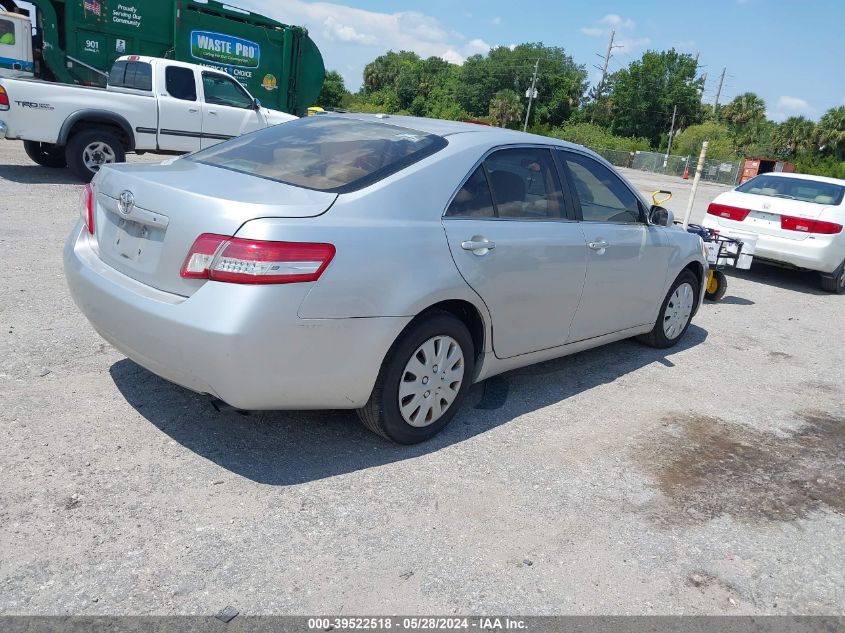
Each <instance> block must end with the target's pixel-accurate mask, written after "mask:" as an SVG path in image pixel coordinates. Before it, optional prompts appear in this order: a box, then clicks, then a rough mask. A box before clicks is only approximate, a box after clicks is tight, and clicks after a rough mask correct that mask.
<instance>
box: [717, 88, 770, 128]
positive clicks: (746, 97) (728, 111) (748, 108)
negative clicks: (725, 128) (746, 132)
mask: <svg viewBox="0 0 845 633" xmlns="http://www.w3.org/2000/svg"><path fill="white" fill-rule="evenodd" d="M719 116H720V117H721V118H722V119H723V120H724V121H725V122H727V123H730V124H732V125H746V124H748V123H758V122H760V121H762V120H763V119H765V118H766V102H765V101H763V100H762V99H761V98H760V97H758V96H757V95H756V94H754V93H753V92H745V93H743V94H741V95H738V96H736V97H734V100H733V101H731V102H730V103H729V104H728V105H726V106H725V107H724V108H722V109H721V110H720V111H719Z"/></svg>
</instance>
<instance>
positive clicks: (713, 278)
mask: <svg viewBox="0 0 845 633" xmlns="http://www.w3.org/2000/svg"><path fill="white" fill-rule="evenodd" d="M711 272H712V275H710V276H709V277H708V278H707V287H706V288H705V291H704V297H705V298H706V299H708V300H709V301H718V300H719V299H721V298H722V297H724V296H725V293H726V292H727V291H728V278H727V276H726V275H725V273H723V272H722V271H721V270H713V271H711Z"/></svg>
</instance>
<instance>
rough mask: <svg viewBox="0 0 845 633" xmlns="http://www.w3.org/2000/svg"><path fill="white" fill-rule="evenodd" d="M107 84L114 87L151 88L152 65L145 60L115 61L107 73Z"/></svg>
mask: <svg viewBox="0 0 845 633" xmlns="http://www.w3.org/2000/svg"><path fill="white" fill-rule="evenodd" d="M109 85H110V86H113V87H115V88H134V89H135V90H147V91H149V90H152V89H153V67H152V66H151V65H150V64H147V63H146V62H124V61H120V62H115V63H114V66H112V68H111V72H110V73H109Z"/></svg>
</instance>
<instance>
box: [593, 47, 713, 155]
mask: <svg viewBox="0 0 845 633" xmlns="http://www.w3.org/2000/svg"><path fill="white" fill-rule="evenodd" d="M697 70H698V64H697V62H696V60H695V58H694V57H693V56H692V55H686V54H682V53H678V52H676V51H675V49H671V50H668V51H662V52H657V51H647V52H646V53H644V54H643V56H642V59H640V60H637V61H634V62H632V63H631V64H630V65H629V66H628V68H624V69H622V70H619V71H617V72H616V73H614V74H613V75H611V76H610V79H609V93H608V97H607V98H606V100H604V101H603V103H602V105H603V115H602V116H603V117H609V118H610V121H611V129H612V131H613V133H614V134H617V135H619V136H636V137H644V138H647V139H648V140H649V142H650V143H651V144H652V145H654V146H659V144H660V137H661V134H665V133H666V130H668V128H669V125H670V123H671V121H672V111H673V108H674V107H675V106H677V107H678V113H677V117H676V119H675V125H676V127H677V128H684V127H686V126H689V125H693V124H695V123H700V122H701V121H702V120H703V117H704V114H703V110H702V107H701V97H700V94H701V88H702V81H701V79H697V78H696V73H697Z"/></svg>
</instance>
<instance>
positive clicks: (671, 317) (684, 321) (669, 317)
mask: <svg viewBox="0 0 845 633" xmlns="http://www.w3.org/2000/svg"><path fill="white" fill-rule="evenodd" d="M700 289H701V284H700V283H699V281H698V278H697V277H696V276H695V275H694V274H693V273H692V272H690V271H689V270H685V271H683V272H682V273H681V274H680V275H678V278H677V279H676V280H675V283H673V284H672V286H671V288H669V292H668V293H666V298H665V299H664V300H663V304H662V305H661V306H660V313H659V314H658V315H657V321H656V322H655V324H654V328H653V329H652V330H651V332H649V333H648V334H643V335H642V336H640V337H639V340H640V341H642V342H643V343H645V344H646V345H650V346H651V347H656V348H658V349H666V348H667V347H672V346H673V345H675V344H677V343H678V341H680V340H681V339H682V338H684V334H686V332H687V330H688V329H689V326H690V323H691V322H692V315H693V313H694V312H695V308H696V306H697V305H698V299H699V297H698V295H699V293H700Z"/></svg>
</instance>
